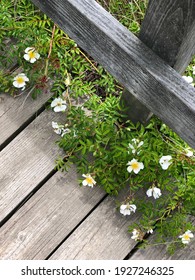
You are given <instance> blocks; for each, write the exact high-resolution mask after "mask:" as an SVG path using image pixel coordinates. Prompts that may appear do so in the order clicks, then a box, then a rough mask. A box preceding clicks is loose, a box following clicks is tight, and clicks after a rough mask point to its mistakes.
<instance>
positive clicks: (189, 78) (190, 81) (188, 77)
mask: <svg viewBox="0 0 195 280" xmlns="http://www.w3.org/2000/svg"><path fill="white" fill-rule="evenodd" d="M182 78H183V79H184V80H185V81H186V82H187V83H189V84H190V85H192V86H193V78H192V77H191V76H182Z"/></svg>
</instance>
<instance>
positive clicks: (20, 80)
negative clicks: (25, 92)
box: [16, 77, 24, 84]
mask: <svg viewBox="0 0 195 280" xmlns="http://www.w3.org/2000/svg"><path fill="white" fill-rule="evenodd" d="M16 81H17V83H18V84H23V83H24V78H23V77H18V78H17V79H16Z"/></svg>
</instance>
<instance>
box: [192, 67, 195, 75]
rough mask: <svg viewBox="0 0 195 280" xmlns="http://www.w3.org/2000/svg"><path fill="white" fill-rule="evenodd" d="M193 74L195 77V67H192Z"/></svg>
mask: <svg viewBox="0 0 195 280" xmlns="http://www.w3.org/2000/svg"><path fill="white" fill-rule="evenodd" d="M192 73H193V75H195V66H192Z"/></svg>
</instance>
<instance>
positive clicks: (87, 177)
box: [82, 174, 96, 188]
mask: <svg viewBox="0 0 195 280" xmlns="http://www.w3.org/2000/svg"><path fill="white" fill-rule="evenodd" d="M82 176H83V177H84V178H85V179H84V180H83V182H82V184H83V186H89V187H92V188H93V186H94V185H95V184H96V181H95V180H94V179H93V178H92V177H91V175H90V174H86V175H85V174H83V175H82Z"/></svg>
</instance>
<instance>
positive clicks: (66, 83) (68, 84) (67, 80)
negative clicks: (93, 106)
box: [65, 73, 71, 87]
mask: <svg viewBox="0 0 195 280" xmlns="http://www.w3.org/2000/svg"><path fill="white" fill-rule="evenodd" d="M70 84H71V76H70V74H69V73H68V74H67V78H66V80H65V85H66V86H67V87H68V86H70Z"/></svg>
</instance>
